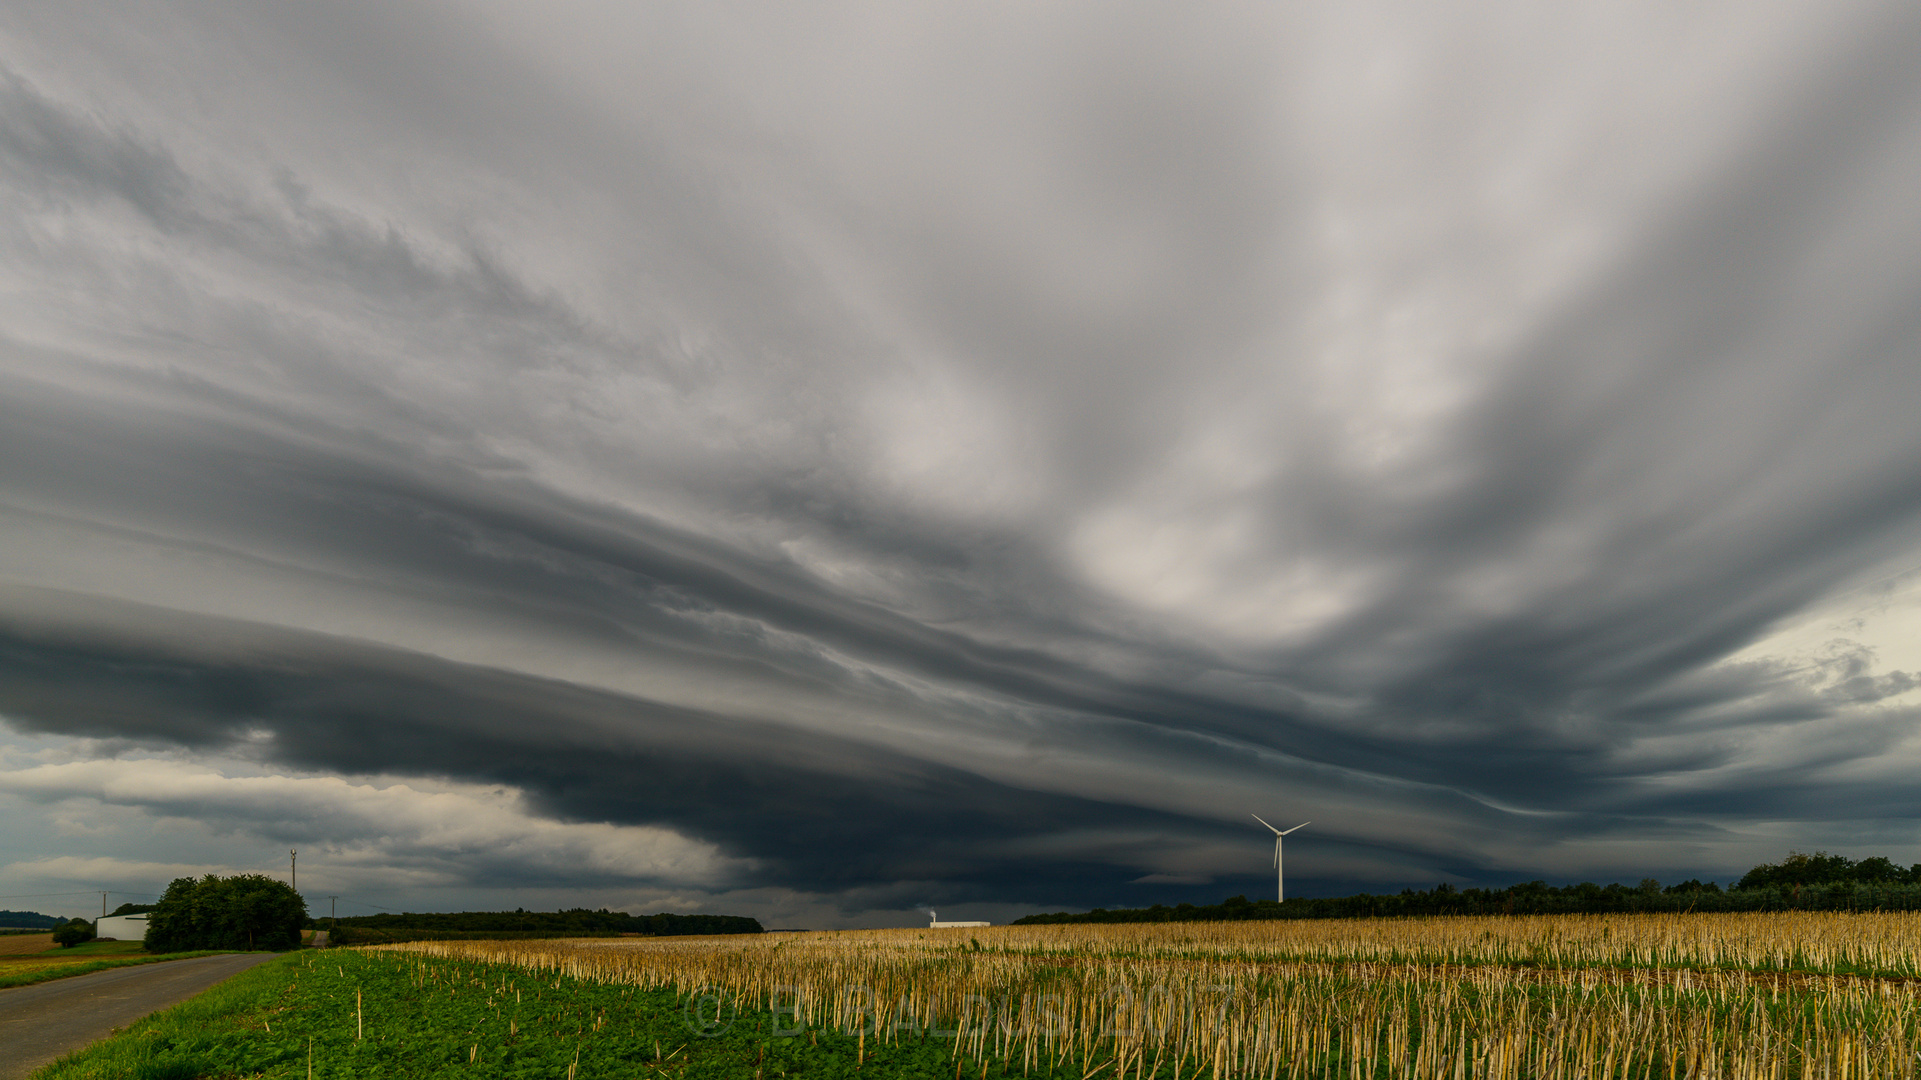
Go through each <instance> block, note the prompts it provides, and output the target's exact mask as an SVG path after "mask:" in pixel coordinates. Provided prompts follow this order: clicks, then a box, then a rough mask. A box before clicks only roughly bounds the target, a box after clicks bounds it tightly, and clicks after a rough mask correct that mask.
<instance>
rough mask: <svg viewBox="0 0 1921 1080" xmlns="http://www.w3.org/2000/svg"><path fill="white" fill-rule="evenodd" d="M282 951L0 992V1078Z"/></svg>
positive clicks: (16, 1076) (11, 1079)
mask: <svg viewBox="0 0 1921 1080" xmlns="http://www.w3.org/2000/svg"><path fill="white" fill-rule="evenodd" d="M278 955H281V954H279V953H239V954H229V955H226V956H200V957H195V958H193V959H191V960H168V961H165V962H163V963H159V964H143V965H140V966H139V967H124V968H113V969H111V970H108V971H97V972H94V973H93V974H91V975H75V976H73V977H72V978H68V979H55V980H53V981H52V982H44V983H39V984H37V985H34V986H21V987H16V988H14V989H11V990H0V1080H21V1078H23V1077H25V1076H27V1075H28V1074H30V1073H32V1072H33V1070H35V1069H37V1068H39V1067H40V1066H42V1065H45V1064H46V1063H47V1062H49V1061H52V1060H53V1059H55V1058H57V1057H60V1056H62V1055H64V1054H71V1053H73V1052H74V1051H75V1050H78V1049H80V1048H81V1047H83V1046H86V1045H87V1044H88V1043H91V1042H93V1041H94V1040H96V1039H99V1038H102V1037H103V1036H106V1035H108V1034H110V1033H111V1032H112V1031H113V1029H115V1028H123V1027H126V1026H127V1025H128V1024H131V1023H133V1022H134V1021H135V1020H138V1019H140V1018H141V1017H143V1016H145V1015H147V1014H148V1013H151V1012H156V1011H158V1010H160V1009H164V1008H166V1007H168V1006H169V1005H177V1004H179V1003H180V1002H182V1001H185V1000H187V999H188V998H190V997H192V996H194V995H195V994H198V993H200V992H201V991H202V990H205V989H207V988H208V987H210V986H212V985H214V984H215V983H218V982H220V981H221V980H222V979H225V978H227V977H228V976H230V975H232V974H234V973H236V972H239V971H244V970H246V969H247V968H250V967H252V966H254V965H255V964H258V963H262V962H263V961H267V960H272V959H273V958H274V957H275V956H278Z"/></svg>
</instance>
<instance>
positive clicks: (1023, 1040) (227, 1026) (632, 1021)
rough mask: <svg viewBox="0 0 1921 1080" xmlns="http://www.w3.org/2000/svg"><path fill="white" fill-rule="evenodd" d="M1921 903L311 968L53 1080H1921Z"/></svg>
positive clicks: (658, 944) (492, 951) (1001, 936)
mask: <svg viewBox="0 0 1921 1080" xmlns="http://www.w3.org/2000/svg"><path fill="white" fill-rule="evenodd" d="M1918 946H1921V915H1915V914H1913V913H1877V914H1847V913H1833V912H1825V913H1815V912H1800V913H1775V914H1768V915H1738V914H1714V915H1694V916H1685V915H1606V916H1530V917H1466V918H1460V917H1448V918H1432V919H1406V920H1345V921H1341V920H1326V921H1319V922H1312V923H1309V922H1292V923H1265V924H1251V923H1182V924H1166V925H1129V926H1021V927H993V928H986V929H978V930H966V931H931V930H881V931H849V932H841V933H811V934H780V935H774V934H755V935H738V936H733V937H727V938H719V937H715V938H679V939H638V940H623V941H608V940H605V939H600V940H578V941H504V942H473V941H460V942H422V943H417V944H410V945H390V946H378V947H373V948H368V949H342V950H330V951H327V952H323V953H314V952H306V953H296V954H291V955H289V956H288V957H286V958H284V959H282V960H279V961H276V962H274V963H270V964H267V965H263V966H262V967H260V968H257V969H254V970H252V971H250V972H247V973H246V974H244V975H242V976H239V977H237V978H236V979H235V980H233V981H232V982H230V983H228V984H226V985H224V986H223V987H221V988H219V989H218V990H217V991H215V992H214V993H212V994H210V995H207V996H203V997H202V998H200V999H197V1000H196V1001H194V1002H191V1003H189V1004H188V1005H186V1006H183V1007H182V1008H180V1009H177V1010H174V1011H172V1012H170V1013H167V1014H163V1015H161V1016H159V1017H157V1018H154V1019H152V1020H150V1021H148V1022H145V1023H143V1024H140V1025H137V1026H136V1027H135V1028H134V1029H132V1030H131V1031H129V1032H128V1033H126V1034H124V1035H122V1036H119V1037H117V1038H115V1039H113V1040H110V1041H109V1042H107V1043H104V1044H102V1045H100V1046H98V1047H95V1048H93V1049H90V1050H88V1051H86V1052H84V1053H82V1054H80V1055H78V1056H77V1057H76V1058H74V1059H72V1060H71V1061H69V1062H66V1063H64V1064H61V1065H59V1066H58V1067H55V1068H52V1069H51V1070H49V1071H48V1072H46V1073H44V1074H42V1075H43V1077H44V1078H45V1080H77V1078H80V1077H89V1078H99V1080H106V1078H116V1080H117V1078H121V1077H131V1078H136V1080H158V1078H167V1077H177V1078H196V1077H228V1076H235V1077H265V1078H282V1077H304V1076H308V1075H312V1076H314V1077H382V1078H389V1077H391V1078H397V1080H407V1078H414V1077H442V1076H447V1077H452V1076H462V1077H496V1076H497V1077H518V1076H526V1077H536V1076H538V1077H567V1078H569V1080H585V1078H592V1077H622V1078H624V1077H647V1078H671V1080H699V1078H703V1077H715V1078H720V1077H726V1078H730V1080H786V1078H790V1077H823V1078H825V1077H837V1078H842V1077H844V1078H854V1077H860V1078H867V1080H874V1078H895V1077H899V1078H923V1077H924V1078H931V1080H977V1078H978V1080H1000V1078H1005V1077H1013V1076H1021V1077H1036V1078H1048V1080H1062V1078H1065V1080H1184V1078H1192V1080H1201V1078H1202V1077H1207V1078H1209V1080H1225V1078H1227V1077H1260V1078H1268V1080H1280V1078H1282V1077H1285V1078H1288V1080H1298V1078H1306V1077H1316V1078H1334V1077H1339V1078H1345V1080H1363V1078H1368V1080H1376V1078H1379V1080H1400V1078H1409V1080H1520V1078H1523V1077H1542V1078H1547V1077H1554V1078H1574V1077H1580V1078H1583V1080H1612V1078H1616V1077H1619V1078H1622V1080H1629V1078H1633V1080H1642V1078H1656V1080H1680V1078H1682V1077H1688V1078H1695V1077H1715V1078H1727V1080H1742V1078H1747V1077H1753V1078H1767V1080H1813V1078H1816V1077H1819V1078H1821V1080H1854V1078H1861V1080H1868V1078H1872V1077H1914V1076H1916V1075H1917V1074H1916V1065H1917V1055H1918V1054H1921V995H1917V993H1916V985H1917V983H1916V980H1917V974H1918V971H1917V969H1921V948H1918Z"/></svg>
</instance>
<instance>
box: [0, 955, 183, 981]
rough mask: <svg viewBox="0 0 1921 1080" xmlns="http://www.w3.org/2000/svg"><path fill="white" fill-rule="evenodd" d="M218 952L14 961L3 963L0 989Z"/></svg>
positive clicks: (0, 972)
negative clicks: (44, 961) (26, 961)
mask: <svg viewBox="0 0 1921 1080" xmlns="http://www.w3.org/2000/svg"><path fill="white" fill-rule="evenodd" d="M218 955H220V953H218V952H182V953H158V954H155V955H152V956H149V955H147V954H145V953H141V954H138V955H133V956H111V955H109V956H104V957H100V958H98V959H94V958H89V957H86V956H80V957H72V958H69V957H65V956H63V957H60V958H59V959H57V960H51V961H48V962H46V963H40V964H27V963H19V962H15V963H11V964H7V965H5V966H0V990H5V989H8V988H10V987H15V986H32V985H34V984H35V983H43V982H48V981H51V980H53V979H65V978H69V977H71V976H74V975H88V974H91V973H93V972H96V971H106V970H108V969H109V968H119V967H137V966H139V965H141V964H158V963H161V962H162V961H166V960H186V959H189V958H191V957H195V956H218Z"/></svg>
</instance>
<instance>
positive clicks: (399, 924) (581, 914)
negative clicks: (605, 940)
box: [329, 908, 763, 945]
mask: <svg viewBox="0 0 1921 1080" xmlns="http://www.w3.org/2000/svg"><path fill="white" fill-rule="evenodd" d="M329 929H331V930H332V934H331V935H330V939H329V940H331V941H332V942H333V943H335V944H339V945H356V944H364V943H371V942H381V941H419V940H426V939H432V938H455V937H473V938H502V937H506V938H552V937H602V936H605V937H614V936H618V935H625V934H645V935H650V936H655V937H675V936H684V935H688V934H759V933H762V932H763V928H762V927H761V925H760V920H758V919H752V918H748V917H746V916H742V915H674V914H671V913H668V912H665V911H663V912H661V913H659V914H657V915H629V914H627V913H626V912H624V911H608V910H607V909H606V908H600V909H599V910H589V909H587V908H570V909H568V910H566V911H526V910H524V909H516V910H514V911H444V912H424V913H417V912H401V913H399V914H394V913H391V912H389V913H386V914H381V915H355V916H352V917H350V918H345V919H340V920H338V921H337V922H336V923H331V924H329Z"/></svg>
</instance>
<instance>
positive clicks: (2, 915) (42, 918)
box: [0, 911, 67, 930]
mask: <svg viewBox="0 0 1921 1080" xmlns="http://www.w3.org/2000/svg"><path fill="white" fill-rule="evenodd" d="M66 921H67V920H65V919H62V918H58V917H56V916H53V915H42V914H40V913H39V912H37V911H0V929H12V928H16V927H17V928H20V929H31V930H51V929H53V928H54V927H56V926H59V925H61V924H62V923H64V922H66Z"/></svg>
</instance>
